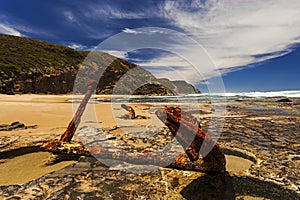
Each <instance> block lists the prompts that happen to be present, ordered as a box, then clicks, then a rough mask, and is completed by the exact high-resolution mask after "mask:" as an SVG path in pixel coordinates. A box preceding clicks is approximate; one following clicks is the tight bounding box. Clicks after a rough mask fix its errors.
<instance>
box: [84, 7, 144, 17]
mask: <svg viewBox="0 0 300 200" xmlns="http://www.w3.org/2000/svg"><path fill="white" fill-rule="evenodd" d="M87 10H88V12H84V14H85V17H89V18H93V19H99V18H112V19H140V18H144V17H145V12H130V11H126V12H124V11H121V10H120V9H118V8H115V7H112V6H110V5H104V4H101V6H99V4H96V5H95V4H90V5H89V7H88V9H87Z"/></svg>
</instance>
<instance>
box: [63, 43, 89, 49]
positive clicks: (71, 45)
mask: <svg viewBox="0 0 300 200" xmlns="http://www.w3.org/2000/svg"><path fill="white" fill-rule="evenodd" d="M65 45H66V46H67V47H70V48H72V49H75V50H92V49H93V48H92V47H88V46H85V45H82V44H77V43H69V44H65Z"/></svg>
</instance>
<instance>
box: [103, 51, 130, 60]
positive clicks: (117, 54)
mask: <svg viewBox="0 0 300 200" xmlns="http://www.w3.org/2000/svg"><path fill="white" fill-rule="evenodd" d="M101 51H103V52H105V53H108V54H110V55H112V56H115V57H117V58H122V59H125V58H126V56H127V52H125V51H117V50H103V49H101Z"/></svg>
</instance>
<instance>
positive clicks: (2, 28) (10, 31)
mask: <svg viewBox="0 0 300 200" xmlns="http://www.w3.org/2000/svg"><path fill="white" fill-rule="evenodd" d="M0 33H2V34H7V35H14V36H21V35H22V34H21V33H20V32H19V31H18V30H16V29H15V28H13V27H11V25H7V24H0Z"/></svg>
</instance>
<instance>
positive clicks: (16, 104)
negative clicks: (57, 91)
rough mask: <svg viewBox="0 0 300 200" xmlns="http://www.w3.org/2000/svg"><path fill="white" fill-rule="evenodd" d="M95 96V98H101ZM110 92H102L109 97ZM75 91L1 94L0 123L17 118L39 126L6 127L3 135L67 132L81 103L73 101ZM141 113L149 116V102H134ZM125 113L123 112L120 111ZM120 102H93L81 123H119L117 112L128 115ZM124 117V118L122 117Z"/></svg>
mask: <svg viewBox="0 0 300 200" xmlns="http://www.w3.org/2000/svg"><path fill="white" fill-rule="evenodd" d="M97 97H98V96H94V97H93V98H97ZM108 97H109V96H101V98H108ZM72 98H73V96H72V95H32V94H28V95H0V110H1V112H0V124H10V123H12V122H14V121H19V122H21V123H24V124H25V125H26V126H31V125H37V126H38V127H37V128H36V129H26V130H15V131H2V132H0V136H4V135H8V134H15V135H18V134H22V135H24V134H28V135H35V134H53V133H61V134H62V133H63V132H64V131H65V129H66V128H67V126H68V124H69V122H70V121H71V119H72V117H73V114H74V113H75V111H76V108H77V106H78V105H79V104H78V103H71V101H70V100H72ZM133 107H134V109H135V110H136V112H137V113H138V114H141V115H145V116H148V117H149V115H148V114H147V110H145V109H147V106H145V105H140V106H137V105H134V106H133ZM120 113H121V114H120ZM126 113H127V111H125V110H123V109H121V106H120V104H114V106H112V105H111V103H101V104H89V105H88V106H87V108H86V110H85V112H84V115H83V117H82V120H81V125H82V126H83V125H89V124H95V123H98V126H99V127H101V128H104V129H110V128H113V127H115V126H117V123H116V121H115V118H116V115H120V116H121V115H125V114H126ZM120 121H122V120H120ZM134 123H135V124H144V125H147V124H149V120H147V119H146V120H135V121H134Z"/></svg>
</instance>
